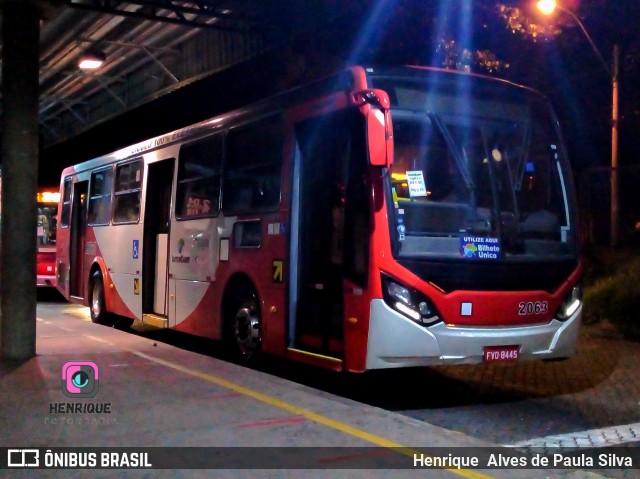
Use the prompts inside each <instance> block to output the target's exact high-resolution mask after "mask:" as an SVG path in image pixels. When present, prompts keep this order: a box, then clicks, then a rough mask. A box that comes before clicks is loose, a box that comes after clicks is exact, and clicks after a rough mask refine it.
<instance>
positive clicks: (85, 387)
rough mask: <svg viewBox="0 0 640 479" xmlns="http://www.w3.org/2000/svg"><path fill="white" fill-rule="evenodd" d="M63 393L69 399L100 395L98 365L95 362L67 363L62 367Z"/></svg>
mask: <svg viewBox="0 0 640 479" xmlns="http://www.w3.org/2000/svg"><path fill="white" fill-rule="evenodd" d="M62 392H63V394H64V395H65V396H67V397H68V398H92V397H95V396H96V394H98V365H97V364H96V363H94V362H93V361H67V362H66V363H64V365H63V366H62Z"/></svg>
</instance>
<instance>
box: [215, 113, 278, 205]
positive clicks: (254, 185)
mask: <svg viewBox="0 0 640 479" xmlns="http://www.w3.org/2000/svg"><path fill="white" fill-rule="evenodd" d="M227 141H228V143H227V157H226V164H225V171H224V175H223V195H222V208H223V210H224V211H225V214H227V213H251V212H258V211H266V210H272V209H275V208H277V207H278V205H279V204H280V188H281V176H282V159H283V147H284V125H283V121H282V118H281V117H269V118H265V119H263V120H260V121H258V122H256V123H253V124H251V125H248V126H242V127H237V128H234V129H232V130H231V131H230V132H229V136H228V139H227Z"/></svg>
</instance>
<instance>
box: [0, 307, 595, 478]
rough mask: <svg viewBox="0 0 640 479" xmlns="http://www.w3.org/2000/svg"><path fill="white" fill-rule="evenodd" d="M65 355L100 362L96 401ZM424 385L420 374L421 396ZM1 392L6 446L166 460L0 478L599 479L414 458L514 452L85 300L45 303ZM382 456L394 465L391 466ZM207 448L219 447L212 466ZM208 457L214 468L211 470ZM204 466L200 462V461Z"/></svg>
mask: <svg viewBox="0 0 640 479" xmlns="http://www.w3.org/2000/svg"><path fill="white" fill-rule="evenodd" d="M69 363H71V366H69V367H74V364H75V363H77V364H80V366H82V364H84V363H87V364H88V363H90V364H89V366H87V367H94V366H95V369H96V376H97V378H90V379H91V380H94V379H97V381H96V382H97V384H96V388H97V389H96V390H94V391H89V394H94V393H95V394H94V395H93V397H90V398H89V397H74V395H73V394H74V393H73V391H70V390H69V389H70V388H71V389H73V384H71V385H70V384H69V383H68V382H67V383H65V381H63V374H64V368H65V365H67V364H69ZM77 364H75V366H77ZM91 364H93V365H94V366H91ZM85 366H86V364H85ZM308 371H309V374H313V373H314V371H316V370H315V369H314V368H309V369H308ZM67 372H69V370H67ZM89 372H91V371H90V369H89ZM332 374H333V373H332ZM79 386H81V387H82V386H83V385H82V384H80V385H79ZM425 388H426V386H425V385H420V384H416V393H425V392H426V390H425ZM0 391H1V392H0V421H1V424H2V427H1V431H2V432H1V433H0V447H4V448H46V449H51V451H56V450H57V449H56V448H88V447H91V448H112V447H118V448H120V447H130V448H139V449H140V450H141V451H143V450H144V451H146V450H148V449H147V448H154V449H153V450H152V452H155V454H152V455H151V458H154V459H155V460H156V465H153V461H152V468H151V469H128V470H127V469H124V468H121V469H118V470H113V469H96V470H92V471H88V470H87V469H79V468H67V469H42V468H41V469H37V470H35V469H29V468H27V467H23V468H11V469H5V470H0V477H38V478H47V477H74V478H76V477H77V478H84V477H136V478H138V477H140V478H146V477H149V478H152V477H153V478H156V477H185V478H190V477H202V478H216V479H220V478H234V479H239V478H240V479H242V478H262V477H264V478H294V477H295V478H298V477H311V478H316V477H317V478H362V477H367V478H393V479H395V478H404V477H407V478H409V477H411V478H413V477H416V478H418V477H420V478H424V477H429V478H436V479H437V478H459V477H466V478H473V479H491V478H536V479H537V478H540V477H543V478H555V477H558V478H567V479H578V478H588V477H591V478H597V477H601V476H599V475H597V474H594V473H592V472H588V471H586V470H579V468H577V470H576V469H548V470H540V469H497V468H496V469H480V468H466V467H460V468H457V467H448V468H447V467H445V468H428V470H427V468H425V467H422V466H421V465H420V463H418V465H415V462H414V461H415V457H414V453H415V452H416V451H420V450H422V448H426V449H429V450H431V449H432V448H436V449H435V450H436V451H440V452H443V453H446V454H452V455H454V456H455V455H456V454H457V452H456V451H459V452H460V455H461V456H466V455H468V454H467V453H470V454H471V455H473V454H474V451H479V454H484V452H487V451H488V452H492V453H495V452H499V451H500V450H506V451H505V454H506V455H508V454H509V452H508V450H507V448H500V447H499V446H498V445H496V444H490V443H486V442H483V441H479V440H478V439H475V438H472V437H470V436H467V435H464V434H462V433H459V432H454V431H450V430H447V429H443V428H441V427H437V426H434V425H431V424H428V423H426V422H423V421H419V420H415V419H412V418H409V417H407V416H404V415H400V414H396V413H394V412H390V411H387V410H383V409H379V408H375V407H372V406H367V405H364V404H361V403H358V402H355V401H351V400H349V399H345V398H343V397H339V396H334V395H332V394H330V393H327V392H325V391H319V390H315V389H313V388H310V387H307V386H304V385H301V384H297V383H295V382H292V381H288V380H285V379H282V378H280V377H277V376H273V375H271V374H266V373H264V372H261V371H259V370H256V369H251V368H247V367H243V366H240V365H237V364H234V363H231V362H227V361H223V360H220V359H218V358H216V357H213V356H210V355H206V354H200V353H196V352H192V351H189V350H186V349H184V348H178V347H175V346H172V345H169V344H166V343H163V342H160V341H157V340H155V339H153V338H152V337H148V336H144V335H140V334H132V332H128V331H121V330H118V329H115V328H108V327H104V326H99V325H95V324H92V323H91V322H90V320H89V314H88V309H87V308H84V307H80V306H78V305H71V304H66V303H63V302H58V303H40V304H39V305H38V312H37V356H36V357H35V358H32V359H30V360H28V361H25V362H11V361H7V360H5V359H2V360H0ZM76 404H80V405H81V406H75V405H76ZM88 404H92V406H88ZM155 448H162V449H155ZM176 448H189V449H180V451H182V454H183V458H184V460H187V459H188V458H191V459H190V461H191V462H190V463H189V464H185V465H183V466H180V467H174V466H175V462H172V460H171V455H172V454H173V452H172V451H174V450H176ZM190 448H204V449H196V450H194V449H190ZM303 448H304V449H303ZM64 450H65V451H69V450H73V449H64ZM367 451H371V454H370V456H371V457H374V459H371V457H367V456H369V454H367ZM385 452H388V453H389V454H388V455H389V456H390V455H393V456H394V458H395V459H394V461H395V462H394V463H389V462H385ZM159 453H160V454H161V456H159ZM227 453H228V457H225V454H227ZM292 453H295V458H294V457H292ZM176 454H177V455H178V456H179V455H180V454H181V453H179V452H176ZM198 454H199V455H200V456H198ZM203 455H204V456H207V455H214V456H216V455H217V456H218V457H217V459H216V460H214V461H213V462H211V461H210V460H211V457H203ZM165 456H166V457H165ZM198 457H199V459H198ZM279 458H280V459H279ZM2 459H5V458H2ZM40 459H41V460H42V459H43V456H42V455H41V457H40ZM165 459H166V461H165ZM158 461H160V462H158ZM199 461H200V462H199ZM216 461H217V462H216ZM403 461H406V462H403ZM98 462H99V461H98ZM212 463H213V464H214V465H215V467H214V469H211V468H205V467H208V465H209V466H210V465H211V464H212ZM4 464H6V463H4ZM163 464H164V465H163ZM167 464H168V465H169V466H166V465H167ZM172 464H174V466H172ZM199 464H202V465H203V468H202V469H192V467H200V466H199ZM390 464H391V467H389V465H390ZM394 464H396V465H397V466H394ZM158 466H159V467H160V468H161V469H162V470H160V469H158V468H157V467H158ZM167 467H169V469H168V468H167ZM183 467H184V468H183Z"/></svg>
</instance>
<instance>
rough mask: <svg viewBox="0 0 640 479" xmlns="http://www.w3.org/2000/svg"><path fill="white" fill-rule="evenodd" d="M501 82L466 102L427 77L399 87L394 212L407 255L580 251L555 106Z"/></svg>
mask: <svg viewBox="0 0 640 479" xmlns="http://www.w3.org/2000/svg"><path fill="white" fill-rule="evenodd" d="M485 87H486V85H485ZM491 87H493V89H489V90H488V91H483V92H482V96H476V97H475V98H466V99H465V100H464V101H461V98H459V97H454V96H452V95H450V94H446V93H430V94H429V95H428V96H427V93H426V88H424V85H423V88H422V89H418V83H409V82H407V83H405V84H402V83H401V84H395V85H394V87H393V88H392V91H393V95H391V97H392V116H393V136H394V148H395V155H394V163H393V165H392V167H391V170H390V175H389V176H390V181H389V187H390V189H391V191H390V193H391V195H390V197H391V198H392V200H393V206H394V208H393V210H394V214H391V215H390V218H392V223H393V224H392V227H393V230H394V231H393V232H392V235H395V240H396V241H395V242H394V244H395V245H396V253H397V255H398V256H401V257H438V258H447V257H449V258H459V259H463V260H473V259H478V260H488V261H491V260H493V261H501V260H509V259H514V260H516V259H519V260H526V259H534V258H540V257H547V258H554V257H555V258H558V257H566V256H567V255H571V254H573V252H574V248H575V241H574V230H573V224H572V221H571V220H570V212H569V211H570V210H569V207H568V204H567V201H568V190H567V185H566V176H567V174H566V173H565V166H564V165H563V164H562V163H561V162H562V161H564V160H563V158H562V155H563V149H562V148H561V145H560V139H559V138H558V135H557V133H556V131H555V129H554V125H553V117H552V115H551V113H550V110H549V108H548V106H547V105H546V102H544V101H542V100H541V99H540V98H538V97H536V96H534V95H533V94H532V93H528V92H521V91H520V90H518V91H517V93H518V95H517V97H515V98H514V97H513V95H512V96H511V98H509V95H507V94H506V93H510V92H509V91H508V88H511V89H512V88H513V87H512V86H509V87H506V86H505V85H502V84H496V85H491ZM383 88H385V87H383ZM502 90H507V91H502ZM394 100H395V108H394ZM420 104H422V105H423V109H417V108H416V107H417V106H418V105H420ZM409 106H410V107H411V109H410V110H409V108H407V107H409Z"/></svg>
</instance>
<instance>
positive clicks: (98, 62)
mask: <svg viewBox="0 0 640 479" xmlns="http://www.w3.org/2000/svg"><path fill="white" fill-rule="evenodd" d="M106 59H107V56H106V55H105V54H104V53H102V52H85V54H84V55H82V56H81V57H80V59H79V60H78V68H80V69H82V70H96V69H97V68H100V67H101V66H102V64H103V63H104V61H105V60H106Z"/></svg>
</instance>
